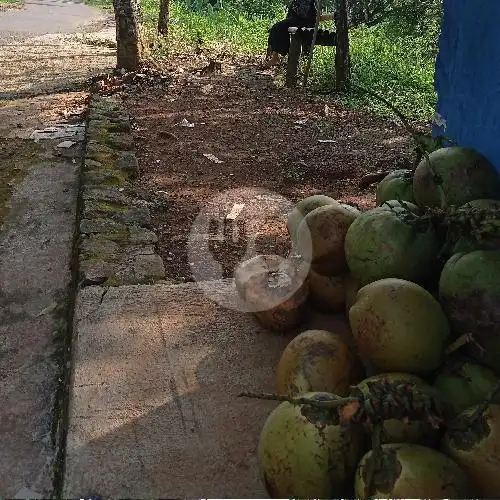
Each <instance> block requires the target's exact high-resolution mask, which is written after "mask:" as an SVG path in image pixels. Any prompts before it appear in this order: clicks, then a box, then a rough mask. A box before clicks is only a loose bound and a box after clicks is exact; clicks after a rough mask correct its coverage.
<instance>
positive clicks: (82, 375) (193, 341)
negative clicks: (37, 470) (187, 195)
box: [63, 280, 347, 498]
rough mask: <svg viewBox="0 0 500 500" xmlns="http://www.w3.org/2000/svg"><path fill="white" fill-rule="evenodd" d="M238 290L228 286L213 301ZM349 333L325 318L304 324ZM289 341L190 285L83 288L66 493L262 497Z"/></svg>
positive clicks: (220, 286) (216, 288) (218, 285)
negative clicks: (262, 449) (266, 435)
mask: <svg viewBox="0 0 500 500" xmlns="http://www.w3.org/2000/svg"><path fill="white" fill-rule="evenodd" d="M228 293H229V294H233V296H235V295H234V285H233V282H232V280H224V281H218V282H213V285H212V287H211V290H210V294H208V295H210V296H212V297H216V296H217V295H218V294H225V295H227V294H228ZM307 326H314V327H323V328H329V329H332V330H334V331H339V332H341V331H342V332H345V331H346V328H347V327H346V325H345V322H343V321H341V320H337V319H335V318H332V317H323V318H320V319H319V321H318V320H316V321H315V322H314V323H313V324H309V325H306V326H304V327H303V328H301V330H302V329H305V328H306V327H307ZM292 337H293V334H287V335H279V334H275V333H271V332H267V331H265V330H264V329H262V328H261V327H260V326H259V325H258V324H257V322H256V321H255V320H254V318H253V317H252V316H250V315H246V314H243V313H239V312H234V311H232V310H230V309H225V308H222V307H220V306H218V305H217V304H216V303H215V302H214V301H213V300H211V299H210V298H209V296H207V295H206V294H204V293H202V292H201V290H200V289H199V288H198V286H197V285H196V284H195V283H188V284H182V285H136V286H123V287H118V288H110V289H109V290H106V289H104V288H101V287H87V288H84V289H83V290H81V292H80V293H79V297H78V300H77V308H76V316H75V337H74V374H73V385H72V394H71V400H70V408H69V415H70V417H69V429H68V438H67V449H66V474H65V485H64V493H63V495H64V497H66V498H80V497H82V496H83V495H88V494H91V493H99V494H100V495H103V496H107V497H113V498H124V497H126V498H186V497H188V498H191V497H192V498H200V497H204V498H207V497H208V498H266V497H267V494H266V492H265V489H264V487H263V485H262V483H261V481H260V478H259V474H258V469H257V461H256V447H257V443H258V437H259V434H260V430H261V428H262V425H263V423H264V421H265V419H266V418H267V415H268V414H269V411H270V410H271V409H272V408H273V407H274V406H275V403H273V402H266V401H254V400H246V399H238V398H236V395H237V394H238V393H239V392H241V391H244V390H256V391H273V390H274V370H275V367H276V363H277V362H278V360H279V357H280V355H281V352H282V350H283V349H284V347H285V345H286V344H287V343H288V342H289V341H290V339H291V338H292Z"/></svg>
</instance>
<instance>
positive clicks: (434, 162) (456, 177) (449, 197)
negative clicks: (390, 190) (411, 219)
mask: <svg viewBox="0 0 500 500" xmlns="http://www.w3.org/2000/svg"><path fill="white" fill-rule="evenodd" d="M428 162H430V165H431V168H429V163H428ZM499 193H500V176H499V175H498V172H497V170H496V169H495V167H494V166H493V165H492V164H491V163H490V161H489V160H488V159H487V158H486V157H485V156H484V155H482V154H481V153H479V152H478V151H475V150H474V149H470V148H461V147H457V146H452V147H447V148H441V149H437V150H436V151H433V152H432V153H431V154H429V156H428V158H427V157H424V158H422V160H421V161H420V163H419V164H418V166H417V168H416V169H415V174H414V176H413V195H414V197H415V200H416V202H417V204H418V205H420V206H429V207H442V206H444V204H446V205H455V206H461V205H463V204H464V203H467V202H468V201H472V200H478V199H481V198H492V199H498V197H499ZM443 196H444V198H443Z"/></svg>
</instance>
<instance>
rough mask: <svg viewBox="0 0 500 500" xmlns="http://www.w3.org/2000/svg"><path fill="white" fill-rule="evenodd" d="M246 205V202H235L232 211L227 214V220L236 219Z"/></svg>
mask: <svg viewBox="0 0 500 500" xmlns="http://www.w3.org/2000/svg"><path fill="white" fill-rule="evenodd" d="M244 206H245V204H244V203H235V204H234V205H233V208H231V211H230V212H229V213H228V214H227V215H226V220H235V219H236V217H238V215H240V213H241V211H242V210H243V207H244Z"/></svg>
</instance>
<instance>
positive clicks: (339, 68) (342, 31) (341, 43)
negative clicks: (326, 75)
mask: <svg viewBox="0 0 500 500" xmlns="http://www.w3.org/2000/svg"><path fill="white" fill-rule="evenodd" d="M335 3H336V12H337V16H336V20H335V27H336V31H337V47H336V50H335V88H336V90H337V92H347V91H349V88H350V79H351V68H350V57H349V31H348V24H347V6H346V0H336V1H335Z"/></svg>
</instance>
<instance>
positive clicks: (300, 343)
mask: <svg viewBox="0 0 500 500" xmlns="http://www.w3.org/2000/svg"><path fill="white" fill-rule="evenodd" d="M360 370H361V368H360V365H359V361H358V360H357V359H356V358H355V357H354V355H353V353H352V352H351V350H350V348H349V346H348V345H347V343H346V342H345V341H344V340H343V338H342V337H341V336H340V335H338V334H336V333H331V332H327V331H324V330H307V331H305V332H302V333H301V334H300V335H297V337H295V338H294V339H293V340H292V341H291V342H290V343H289V344H288V345H287V346H286V348H285V350H284V351H283V354H282V355H281V359H280V361H279V363H278V368H277V371H276V386H277V390H278V392H279V393H280V394H290V395H294V394H300V393H305V392H318V391H319V392H331V393H334V394H337V395H338V396H345V395H347V392H348V389H349V386H350V385H352V384H354V383H356V382H357V381H358V380H359V379H358V378H356V376H357V374H359V373H360Z"/></svg>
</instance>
